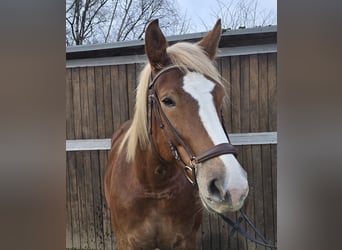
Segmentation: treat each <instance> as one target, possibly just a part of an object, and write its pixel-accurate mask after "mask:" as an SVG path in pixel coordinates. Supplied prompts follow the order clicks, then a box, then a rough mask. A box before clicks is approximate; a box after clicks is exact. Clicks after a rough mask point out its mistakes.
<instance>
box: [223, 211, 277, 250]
mask: <svg viewBox="0 0 342 250" xmlns="http://www.w3.org/2000/svg"><path fill="white" fill-rule="evenodd" d="M239 211H240V214H241V216H240V217H239V218H238V219H237V221H236V222H234V221H233V220H231V219H230V218H228V217H227V216H224V215H223V214H219V216H220V217H221V218H222V219H223V220H224V221H225V222H226V223H227V224H229V225H230V226H231V227H232V230H231V231H230V232H229V234H228V236H229V237H232V236H233V235H234V234H235V232H238V233H240V234H241V235H242V236H244V237H245V238H246V239H249V240H250V241H252V242H254V243H256V244H258V245H261V246H264V247H268V248H270V249H272V250H275V249H277V247H276V246H274V245H272V244H271V243H269V242H268V241H267V240H266V239H265V237H264V236H263V235H262V234H261V233H260V232H259V231H258V230H257V229H256V227H255V226H254V224H253V223H252V222H251V220H250V219H249V218H248V216H247V214H246V213H245V211H244V210H243V209H242V208H241V209H240V210H239ZM244 220H245V221H246V223H247V224H248V225H249V226H250V227H251V228H252V229H253V231H254V232H255V233H256V235H257V236H258V237H259V238H260V239H261V240H258V239H257V238H256V237H253V236H252V235H250V234H249V233H248V232H247V231H246V230H244V229H243V228H241V226H240V224H241V222H243V221H244Z"/></svg>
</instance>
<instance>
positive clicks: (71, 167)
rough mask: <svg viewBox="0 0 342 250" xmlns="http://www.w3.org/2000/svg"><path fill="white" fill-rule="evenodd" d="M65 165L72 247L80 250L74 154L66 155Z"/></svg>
mask: <svg viewBox="0 0 342 250" xmlns="http://www.w3.org/2000/svg"><path fill="white" fill-rule="evenodd" d="M67 165H68V171H69V180H70V182H69V188H70V190H69V192H70V207H71V218H72V247H73V248H76V249H80V248H81V238H80V220H81V219H80V216H79V206H78V204H79V203H78V200H79V197H78V189H77V174H76V172H77V171H76V157H75V153H74V152H69V153H67Z"/></svg>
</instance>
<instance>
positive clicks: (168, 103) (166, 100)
mask: <svg viewBox="0 0 342 250" xmlns="http://www.w3.org/2000/svg"><path fill="white" fill-rule="evenodd" d="M162 102H163V103H164V104H165V105H166V106H168V107H174V106H176V103H175V102H174V101H173V100H172V99H171V98H169V97H165V98H164V99H163V100H162Z"/></svg>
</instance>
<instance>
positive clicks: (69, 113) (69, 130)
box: [65, 69, 75, 140]
mask: <svg viewBox="0 0 342 250" xmlns="http://www.w3.org/2000/svg"><path fill="white" fill-rule="evenodd" d="M65 102H66V105H65V108H66V114H65V115H66V117H65V118H66V139H70V140H71V139H75V134H74V108H73V100H72V71H71V70H70V69H69V70H67V71H66V88H65Z"/></svg>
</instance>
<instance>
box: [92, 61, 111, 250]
mask: <svg viewBox="0 0 342 250" xmlns="http://www.w3.org/2000/svg"><path fill="white" fill-rule="evenodd" d="M110 72H111V71H110V68H106V67H104V68H103V69H102V80H103V82H102V84H99V85H98V86H97V88H96V90H98V89H99V92H98V93H97V94H100V93H101V90H100V88H101V87H102V88H103V89H102V93H101V94H100V95H97V98H100V97H101V96H103V98H104V100H103V101H102V102H101V105H104V106H103V107H102V108H101V109H100V110H101V111H100V112H101V113H102V112H103V115H104V120H103V121H102V122H101V127H102V126H103V129H99V130H98V136H99V138H105V137H107V136H108V134H110V136H111V135H112V133H113V126H112V125H111V124H110V123H112V119H110V121H106V118H107V117H106V115H108V116H110V118H112V116H111V115H109V113H112V112H111V107H112V99H111V74H110ZM106 75H107V76H106ZM106 92H107V93H106ZM98 114H99V109H98ZM98 124H99V120H98ZM108 126H110V129H108ZM106 163H107V152H105V151H100V152H99V166H98V167H99V169H98V173H99V176H98V178H99V179H98V184H99V188H100V189H99V190H98V191H99V196H100V197H101V199H100V201H101V203H99V204H98V205H99V212H101V216H100V218H101V220H102V223H101V224H102V230H103V232H102V235H101V236H102V245H103V247H104V249H111V247H112V237H111V222H110V215H109V211H108V207H106V206H107V204H106V201H105V197H104V189H103V181H104V169H105V166H106ZM100 218H99V219H100Z"/></svg>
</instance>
